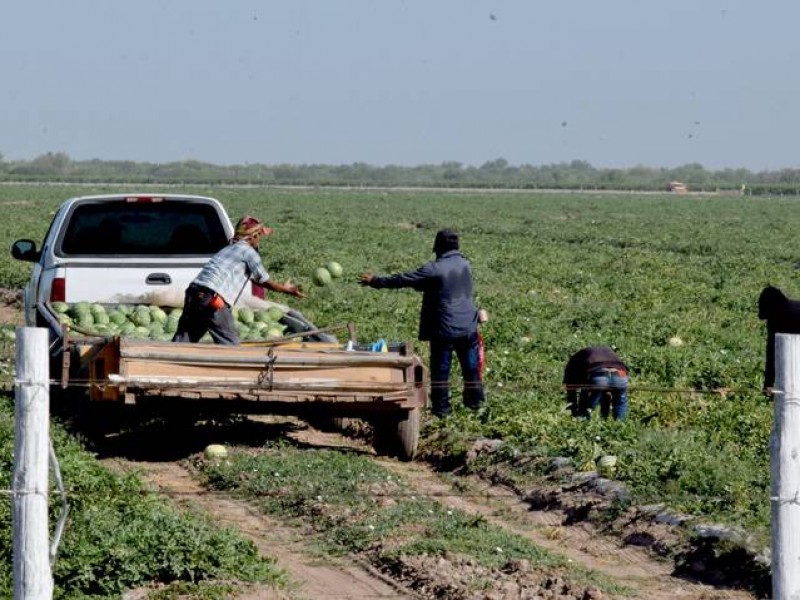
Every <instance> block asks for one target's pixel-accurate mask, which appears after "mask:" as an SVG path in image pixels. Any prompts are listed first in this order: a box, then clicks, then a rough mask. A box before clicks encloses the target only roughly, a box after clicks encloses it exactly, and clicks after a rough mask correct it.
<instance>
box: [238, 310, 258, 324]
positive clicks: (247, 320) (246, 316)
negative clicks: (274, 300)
mask: <svg viewBox="0 0 800 600" xmlns="http://www.w3.org/2000/svg"><path fill="white" fill-rule="evenodd" d="M254 320H255V314H253V311H252V309H249V308H247V307H246V306H242V307H241V308H240V309H239V321H241V322H242V323H244V324H245V325H250V324H252V323H253V321H254Z"/></svg>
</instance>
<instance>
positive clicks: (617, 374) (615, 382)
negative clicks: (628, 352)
mask: <svg viewBox="0 0 800 600" xmlns="http://www.w3.org/2000/svg"><path fill="white" fill-rule="evenodd" d="M564 385H565V387H566V390H567V405H568V406H569V408H570V411H571V412H572V416H573V417H580V418H583V419H589V418H591V415H592V413H591V411H592V410H594V409H595V408H597V405H598V404H599V405H600V415H601V416H602V417H603V418H607V417H608V413H609V408H611V409H612V414H613V416H614V419H616V420H618V421H622V420H623V419H625V416H626V415H627V414H628V367H627V366H625V363H624V362H622V360H620V358H619V356H617V354H616V353H615V352H614V351H613V350H612V349H611V348H609V347H608V346H589V347H588V348H583V349H581V350H579V351H578V352H576V353H575V354H573V355H572V356H571V357H570V359H569V361H567V366H566V368H565V369H564Z"/></svg>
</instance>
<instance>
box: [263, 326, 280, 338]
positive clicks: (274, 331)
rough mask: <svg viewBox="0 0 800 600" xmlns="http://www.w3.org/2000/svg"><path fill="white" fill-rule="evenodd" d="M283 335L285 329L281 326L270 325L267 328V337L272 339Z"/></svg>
mask: <svg viewBox="0 0 800 600" xmlns="http://www.w3.org/2000/svg"><path fill="white" fill-rule="evenodd" d="M279 337H283V329H281V328H280V327H270V328H269V329H268V330H267V339H268V340H272V339H275V338H279Z"/></svg>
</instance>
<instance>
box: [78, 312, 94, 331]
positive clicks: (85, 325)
mask: <svg viewBox="0 0 800 600" xmlns="http://www.w3.org/2000/svg"><path fill="white" fill-rule="evenodd" d="M74 322H75V324H76V325H77V326H78V327H80V328H81V329H91V328H92V326H93V325H94V317H93V316H92V313H90V312H88V311H87V312H84V313H78V316H77V317H76V318H75V321H74Z"/></svg>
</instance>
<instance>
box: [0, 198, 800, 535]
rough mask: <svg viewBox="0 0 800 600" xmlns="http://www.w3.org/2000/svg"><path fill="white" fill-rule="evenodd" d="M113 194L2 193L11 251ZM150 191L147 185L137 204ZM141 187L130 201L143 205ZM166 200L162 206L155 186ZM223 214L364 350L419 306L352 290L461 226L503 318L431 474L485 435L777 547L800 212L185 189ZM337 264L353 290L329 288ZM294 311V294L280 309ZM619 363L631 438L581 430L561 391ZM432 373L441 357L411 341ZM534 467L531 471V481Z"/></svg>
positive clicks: (482, 291) (627, 201) (3, 239)
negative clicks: (482, 402) (781, 400)
mask: <svg viewBox="0 0 800 600" xmlns="http://www.w3.org/2000/svg"><path fill="white" fill-rule="evenodd" d="M119 189H120V188H119V187H115V188H104V187H101V186H97V187H81V188H72V187H65V186H59V187H49V186H41V187H37V186H19V187H16V186H2V187H0V208H1V209H2V211H3V213H4V218H3V220H2V223H1V224H0V245H2V247H4V248H9V247H10V245H11V243H12V242H13V241H14V240H15V239H18V238H24V237H27V238H31V239H33V240H35V241H37V243H39V242H40V241H41V239H42V238H43V236H44V234H45V231H46V229H47V227H48V225H49V222H50V217H51V215H52V214H53V212H54V210H55V209H56V207H57V206H58V205H59V204H60V202H61V201H63V200H64V199H66V198H68V197H71V196H75V195H84V194H90V193H101V192H111V191H115V192H116V191H119ZM140 189H141V188H140ZM131 191H134V190H131ZM151 191H152V190H151ZM170 191H171V192H172V191H174V192H185V193H200V194H205V195H210V196H213V197H216V198H218V199H219V200H221V201H222V202H223V204H224V205H225V206H226V208H227V210H228V212H229V214H230V216H231V218H233V219H234V220H235V219H236V218H238V217H239V216H241V215H243V214H253V215H255V216H258V217H259V218H262V219H263V220H264V221H265V222H266V223H267V224H268V225H269V226H271V227H273V228H274V229H275V232H274V234H273V235H272V236H270V237H269V238H266V239H265V240H264V241H263V242H262V245H261V253H262V256H263V259H264V264H265V266H266V268H267V271H269V272H270V274H271V276H272V277H273V278H277V279H278V280H286V279H291V280H292V281H293V282H295V283H299V284H301V285H302V286H303V288H304V290H305V293H306V298H305V299H302V300H297V299H293V298H292V299H289V300H288V303H289V304H290V305H291V306H292V307H293V308H296V309H298V310H300V311H302V312H303V313H304V314H305V316H306V317H308V318H309V320H311V321H312V322H314V323H315V324H316V325H318V326H333V325H338V324H345V323H348V322H352V323H354V324H355V326H356V331H357V336H358V339H359V341H363V342H374V341H377V340H379V339H381V338H383V339H384V340H387V341H401V340H415V339H416V332H417V323H418V321H417V319H418V312H419V305H420V298H419V295H418V294H417V293H415V292H413V291H406V290H401V291H397V290H373V289H369V288H362V287H360V286H359V285H358V283H357V279H358V275H359V274H360V273H362V272H364V271H370V272H373V273H381V274H383V273H391V272H398V271H403V270H409V269H412V268H415V267H417V266H418V265H419V264H421V263H422V262H424V261H426V260H428V259H429V258H431V256H432V250H431V248H432V244H433V238H434V235H435V232H436V231H437V230H438V229H440V228H442V227H452V228H455V229H457V230H458V231H459V232H460V234H461V246H462V252H463V253H464V254H465V255H466V256H467V257H468V258H469V259H470V261H471V262H472V266H473V274H474V280H475V287H476V295H477V302H478V305H479V306H480V307H482V308H484V309H486V310H487V311H488V312H489V315H490V321H489V322H488V323H487V324H485V325H484V326H483V329H482V332H483V335H484V338H485V343H486V366H487V371H486V373H485V383H486V387H487V409H488V410H487V412H486V414H485V415H482V416H481V417H480V418H479V417H477V416H476V415H474V414H473V413H471V412H468V411H465V410H463V409H461V408H460V404H459V400H460V392H459V390H458V384H457V379H458V375H459V373H458V369H457V368H456V369H455V370H454V371H455V372H454V383H455V385H454V386H453V392H454V404H455V406H456V407H457V408H458V410H456V412H455V414H454V415H452V416H451V417H448V418H447V419H444V420H441V421H434V420H432V419H427V420H426V421H425V423H424V426H423V439H422V442H421V454H422V459H426V458H428V459H431V460H433V459H434V458H437V457H438V459H441V457H443V456H445V457H450V458H452V459H453V460H455V461H456V462H457V460H458V458H459V457H462V456H463V455H464V454H465V452H466V451H467V449H468V448H469V445H470V442H471V441H472V440H475V439H477V438H493V439H501V440H503V442H504V444H503V446H502V448H503V450H502V451H501V452H498V453H497V454H496V456H493V457H492V458H491V459H489V460H488V462H485V463H480V464H477V465H476V466H475V467H474V468H481V464H482V466H483V468H492V467H493V465H491V464H488V463H489V462H503V461H506V462H507V463H508V464H511V463H513V458H514V457H516V456H519V455H525V456H528V457H531V458H532V461H531V462H530V463H529V468H532V469H533V471H536V470H537V469H539V470H540V471H541V472H544V470H545V469H546V466H547V464H549V463H548V461H549V460H551V459H553V458H555V457H566V458H568V459H570V461H571V462H572V464H574V465H575V466H576V468H578V469H579V470H580V469H586V470H590V469H594V467H595V463H594V461H595V459H597V458H598V457H599V456H601V455H607V454H612V455H615V456H616V457H617V459H618V461H617V467H616V473H615V478H616V479H618V480H619V481H621V482H623V483H624V484H625V486H626V487H627V489H628V490H630V494H631V499H632V501H633V502H636V503H637V504H650V503H663V504H664V505H665V506H668V507H669V508H670V509H672V510H674V511H676V512H682V513H688V514H691V515H696V516H697V517H698V518H701V519H706V520H709V521H713V522H719V523H723V524H729V525H735V526H737V527H741V528H744V529H745V530H747V531H748V532H750V533H751V534H752V535H754V536H756V538H757V539H759V540H760V541H761V542H762V543H763V544H768V542H767V539H768V532H769V512H770V511H769V508H770V507H769V500H768V495H769V435H770V429H771V424H772V410H773V405H772V403H771V402H770V401H769V400H768V399H767V398H765V397H764V395H763V394H762V391H761V390H762V375H763V366H764V365H763V360H764V358H763V357H764V346H765V339H766V334H765V327H764V325H763V323H762V322H760V321H759V320H758V318H757V311H756V299H757V297H758V294H759V292H760V291H761V289H762V288H763V287H764V286H766V285H770V284H771V285H775V286H777V287H780V288H782V289H783V290H784V291H785V292H786V293H787V295H789V296H792V297H794V296H798V295H800V256H798V252H797V241H796V232H797V231H800V211H799V210H798V207H800V205H799V204H798V199H797V198H793V197H781V198H770V197H746V198H745V197H730V196H729V197H722V196H714V195H706V196H679V197H676V196H670V195H653V194H636V193H625V194H614V193H609V194H592V195H588V194H578V193H575V194H571V193H558V194H547V193H533V192H513V191H502V192H492V191H475V192H469V191H458V192H456V191H448V192H445V191H421V190H420V191H412V190H326V189H273V188H257V187H255V188H225V187H214V188H210V187H181V188H170ZM331 261H335V262H337V263H338V264H339V265H341V267H342V271H343V272H342V276H341V277H340V278H336V279H333V280H331V281H330V283H327V281H326V283H325V285H318V283H319V281H315V278H314V275H315V271H316V270H317V269H318V268H319V267H322V266H324V265H326V264H328V263H330V262H331ZM29 273H30V265H29V264H27V263H21V262H17V261H13V260H12V259H11V257H10V255H9V254H8V253H6V254H5V256H3V257H2V258H0V287H2V288H9V289H14V288H20V287H22V286H23V285H24V284H25V282H26V281H27V279H28V277H29ZM275 300H276V301H278V302H287V300H286V297H280V298H275ZM597 344H605V345H610V346H613V347H614V348H616V349H617V352H618V354H619V355H620V356H621V357H622V358H623V360H624V361H625V362H626V363H627V364H628V365H629V367H630V371H631V384H630V386H631V387H630V393H629V397H630V414H629V418H628V419H627V420H626V421H624V422H614V421H601V420H598V419H595V420H592V421H590V422H585V421H576V420H573V419H572V418H571V417H570V416H569V414H568V413H567V412H565V403H564V398H563V391H562V389H561V377H562V374H563V367H564V364H565V362H566V360H567V359H568V357H569V356H570V355H571V354H572V353H573V352H575V351H576V350H578V349H580V348H581V347H583V346H586V345H597ZM416 349H417V351H418V352H419V353H420V354H421V355H422V356H423V358H425V359H427V348H426V347H425V346H424V345H421V344H419V345H417V347H416ZM530 465H533V467H530Z"/></svg>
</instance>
